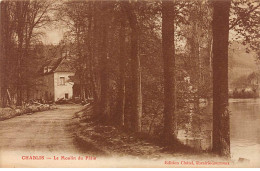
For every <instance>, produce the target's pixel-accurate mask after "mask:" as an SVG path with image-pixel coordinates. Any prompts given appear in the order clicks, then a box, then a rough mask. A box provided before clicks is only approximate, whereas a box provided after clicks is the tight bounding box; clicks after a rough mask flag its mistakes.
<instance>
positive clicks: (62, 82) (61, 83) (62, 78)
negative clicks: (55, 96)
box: [60, 77, 65, 85]
mask: <svg viewBox="0 0 260 171" xmlns="http://www.w3.org/2000/svg"><path fill="white" fill-rule="evenodd" d="M60 85H65V77H60Z"/></svg>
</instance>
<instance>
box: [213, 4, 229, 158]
mask: <svg viewBox="0 0 260 171" xmlns="http://www.w3.org/2000/svg"><path fill="white" fill-rule="evenodd" d="M230 4H231V1H230V0H222V1H219V0H215V1H213V7H214V11H213V28H212V30H213V147H212V151H213V152H214V153H217V154H219V155H221V156H229V155H230V131H229V130H230V128H229V127H230V125H229V111H228V36H229V11H230Z"/></svg>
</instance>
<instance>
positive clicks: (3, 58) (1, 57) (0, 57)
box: [0, 2, 10, 107]
mask: <svg viewBox="0 0 260 171" xmlns="http://www.w3.org/2000/svg"><path fill="white" fill-rule="evenodd" d="M0 5H1V9H0V12H1V13H0V15H1V20H0V51H1V53H0V69H1V73H0V74H1V75H0V79H1V80H0V83H1V84H0V88H1V92H0V94H1V96H0V97H1V99H0V101H1V107H6V105H7V79H6V77H7V73H5V72H6V67H7V60H8V55H7V50H8V49H9V48H8V44H9V39H10V37H9V36H8V35H9V33H8V27H9V16H8V11H7V8H8V2H0Z"/></svg>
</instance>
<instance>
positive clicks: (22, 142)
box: [0, 105, 83, 165]
mask: <svg viewBox="0 0 260 171" xmlns="http://www.w3.org/2000/svg"><path fill="white" fill-rule="evenodd" d="M57 107H58V109H55V110H50V111H44V112H37V113H33V114H31V115H21V116H18V117H15V118H12V119H8V120H4V121H0V137H1V139H0V165H1V162H3V161H4V159H8V161H10V158H11V160H21V159H22V156H36V155H40V156H42V155H44V156H45V157H50V158H52V157H53V155H65V154H70V155H72V154H82V153H80V151H79V149H78V148H77V146H76V145H75V143H74V138H73V131H71V130H69V129H70V126H69V125H70V123H71V120H72V117H73V115H74V113H75V112H77V111H80V110H81V109H83V106H81V105H58V106H57ZM14 156H16V157H14ZM2 164H3V163H2Z"/></svg>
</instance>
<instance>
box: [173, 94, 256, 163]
mask: <svg viewBox="0 0 260 171" xmlns="http://www.w3.org/2000/svg"><path fill="white" fill-rule="evenodd" d="M229 110H230V112H231V114H230V143H231V157H232V159H233V160H235V161H237V160H238V159H239V158H245V159H248V160H250V162H259V161H260V99H229ZM205 116H207V117H210V118H212V103H209V104H208V105H207V106H206V111H205ZM178 138H179V139H180V140H181V141H182V142H183V143H184V144H187V145H190V146H192V147H194V148H197V149H202V150H211V144H212V120H211V122H210V121H207V122H203V123H202V125H201V132H200V133H199V134H197V135H196V136H195V137H191V136H189V135H187V134H186V133H185V131H183V130H180V131H179V132H178Z"/></svg>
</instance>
